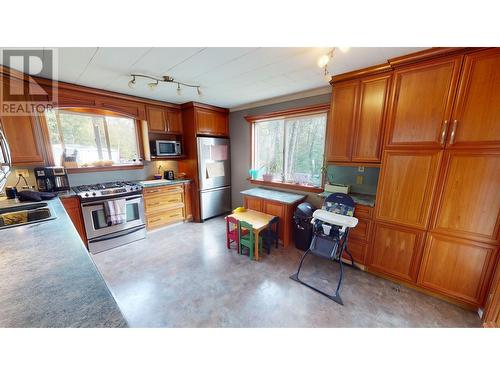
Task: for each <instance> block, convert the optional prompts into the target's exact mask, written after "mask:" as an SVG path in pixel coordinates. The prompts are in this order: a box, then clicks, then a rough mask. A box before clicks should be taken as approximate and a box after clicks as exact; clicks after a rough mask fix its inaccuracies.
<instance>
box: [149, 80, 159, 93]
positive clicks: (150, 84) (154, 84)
mask: <svg viewBox="0 0 500 375" xmlns="http://www.w3.org/2000/svg"><path fill="white" fill-rule="evenodd" d="M156 86H158V81H156V82H150V83H148V87H149V89H150V90H151V91H153V90H154V89H156Z"/></svg>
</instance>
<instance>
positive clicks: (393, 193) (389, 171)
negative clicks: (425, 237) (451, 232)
mask: <svg viewBox="0 0 500 375" xmlns="http://www.w3.org/2000/svg"><path fill="white" fill-rule="evenodd" d="M441 154H442V151H440V150H386V151H385V152H384V156H383V159H382V168H381V172H380V180H379V185H378V191H377V205H376V218H377V219H378V220H383V221H387V222H391V223H395V224H402V225H406V226H410V227H414V228H418V229H426V228H427V224H428V220H429V215H430V212H431V201H432V196H433V193H434V189H435V186H436V182H437V177H438V172H439V165H440V160H441Z"/></svg>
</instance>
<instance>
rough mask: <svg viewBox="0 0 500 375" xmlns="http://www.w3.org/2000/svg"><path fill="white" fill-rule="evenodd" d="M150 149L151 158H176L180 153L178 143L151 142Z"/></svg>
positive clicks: (179, 144)
mask: <svg viewBox="0 0 500 375" xmlns="http://www.w3.org/2000/svg"><path fill="white" fill-rule="evenodd" d="M150 148H151V155H153V156H178V155H181V153H182V151H181V143H180V142H178V141H164V140H156V141H151V142H150Z"/></svg>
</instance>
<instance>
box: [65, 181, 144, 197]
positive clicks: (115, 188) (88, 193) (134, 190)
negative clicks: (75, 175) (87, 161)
mask: <svg viewBox="0 0 500 375" xmlns="http://www.w3.org/2000/svg"><path fill="white" fill-rule="evenodd" d="M73 190H74V191H75V193H77V194H78V195H79V196H80V199H81V200H95V199H99V198H106V199H108V198H112V197H116V196H127V195H134V194H138V193H139V194H140V193H141V191H142V186H141V185H139V184H137V183H135V182H129V181H116V182H104V183H99V184H93V185H80V186H75V187H74V188H73Z"/></svg>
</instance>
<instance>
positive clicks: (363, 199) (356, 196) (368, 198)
mask: <svg viewBox="0 0 500 375" xmlns="http://www.w3.org/2000/svg"><path fill="white" fill-rule="evenodd" d="M330 194H332V193H328V192H326V191H324V192H322V193H319V194H318V195H319V196H320V197H321V198H326V197H327V196H329V195H330ZM349 195H350V196H351V198H352V199H353V201H354V203H356V204H360V205H363V206H370V207H375V195H371V194H360V193H349Z"/></svg>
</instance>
